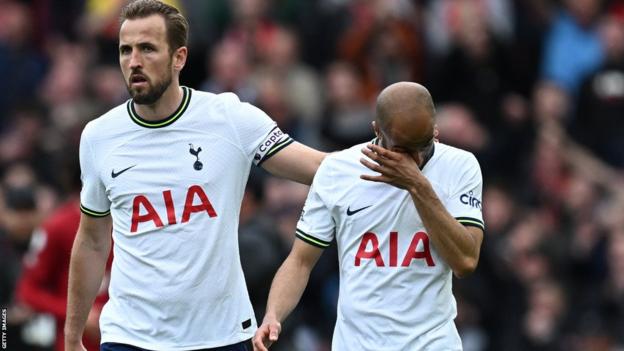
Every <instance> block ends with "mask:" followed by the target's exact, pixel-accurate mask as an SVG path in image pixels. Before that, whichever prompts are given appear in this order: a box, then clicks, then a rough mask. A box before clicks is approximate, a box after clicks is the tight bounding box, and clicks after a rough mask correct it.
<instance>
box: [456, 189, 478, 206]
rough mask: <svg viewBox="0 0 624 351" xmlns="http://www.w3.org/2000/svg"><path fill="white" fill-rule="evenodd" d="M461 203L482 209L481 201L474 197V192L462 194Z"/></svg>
mask: <svg viewBox="0 0 624 351" xmlns="http://www.w3.org/2000/svg"><path fill="white" fill-rule="evenodd" d="M459 201H461V203H462V204H464V205H468V206H470V207H474V208H478V209H481V200H479V199H478V198H476V197H475V196H473V193H472V191H470V192H468V194H462V195H461V196H460V197H459Z"/></svg>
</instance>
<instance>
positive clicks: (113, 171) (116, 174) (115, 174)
mask: <svg viewBox="0 0 624 351" xmlns="http://www.w3.org/2000/svg"><path fill="white" fill-rule="evenodd" d="M134 166H136V165H132V166H130V167H128V168H124V169H122V170H121V171H119V172H117V173H115V170H114V169H113V170H112V171H111V177H113V178H117V176H119V175H120V174H122V173H123V172H125V171H127V170H129V169H130V168H132V167H134Z"/></svg>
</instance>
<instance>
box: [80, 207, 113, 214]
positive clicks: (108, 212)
mask: <svg viewBox="0 0 624 351" xmlns="http://www.w3.org/2000/svg"><path fill="white" fill-rule="evenodd" d="M80 212H82V213H84V214H86V215H89V216H91V217H106V216H108V215H109V214H110V210H108V211H106V212H99V211H94V210H90V209H88V208H86V207H84V206H83V205H82V204H80Z"/></svg>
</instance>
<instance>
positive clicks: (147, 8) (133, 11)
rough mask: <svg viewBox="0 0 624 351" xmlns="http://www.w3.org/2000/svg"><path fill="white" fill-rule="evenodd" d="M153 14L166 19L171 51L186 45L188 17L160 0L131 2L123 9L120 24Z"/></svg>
mask: <svg viewBox="0 0 624 351" xmlns="http://www.w3.org/2000/svg"><path fill="white" fill-rule="evenodd" d="M151 15H161V16H162V17H163V18H164V19H165V25H166V26H167V43H168V44H169V50H170V51H171V52H173V51H175V50H177V49H178V48H180V47H182V46H186V43H187V41H188V27H189V25H188V22H187V21H186V18H184V16H182V14H181V13H180V11H179V10H178V9H177V8H175V7H173V6H171V5H167V4H165V3H163V2H160V1H158V0H136V1H132V2H130V3H129V4H128V5H126V6H124V7H123V9H121V15H120V16H119V25H121V24H122V23H123V21H125V20H128V19H135V18H145V17H149V16H151Z"/></svg>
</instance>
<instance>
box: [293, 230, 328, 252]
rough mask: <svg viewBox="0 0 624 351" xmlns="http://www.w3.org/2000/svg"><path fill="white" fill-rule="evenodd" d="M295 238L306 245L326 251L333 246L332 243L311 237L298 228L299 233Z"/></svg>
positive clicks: (296, 233) (297, 232)
mask: <svg viewBox="0 0 624 351" xmlns="http://www.w3.org/2000/svg"><path fill="white" fill-rule="evenodd" d="M295 236H296V237H297V238H299V239H301V240H303V241H305V242H306V243H308V244H310V245H313V246H316V247H320V248H321V249H326V248H328V247H329V245H330V244H331V242H329V241H325V240H321V239H318V238H315V237H313V236H311V235H310V234H307V233H305V232H304V231H303V230H301V229H299V228H297V231H296V232H295Z"/></svg>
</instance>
